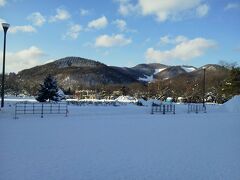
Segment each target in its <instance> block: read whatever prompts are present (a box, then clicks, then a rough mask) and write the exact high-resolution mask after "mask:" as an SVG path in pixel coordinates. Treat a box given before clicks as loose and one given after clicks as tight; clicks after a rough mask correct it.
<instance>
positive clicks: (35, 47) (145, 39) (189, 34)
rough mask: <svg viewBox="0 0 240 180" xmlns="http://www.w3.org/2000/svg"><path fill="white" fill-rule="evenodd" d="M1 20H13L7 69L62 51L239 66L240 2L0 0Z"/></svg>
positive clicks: (111, 61)
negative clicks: (233, 63)
mask: <svg viewBox="0 0 240 180" xmlns="http://www.w3.org/2000/svg"><path fill="white" fill-rule="evenodd" d="M0 22H7V23H9V24H10V28H9V30H8V32H7V50H6V72H18V71H20V70H22V69H27V68H30V67H33V66H36V65H41V64H44V63H47V62H51V61H53V60H57V59H59V58H63V57H67V56H78V57H83V58H87V59H93V60H97V61H100V62H102V63H105V64H106V65H111V66H121V67H133V66H135V65H137V64H141V63H162V64H167V65H192V66H196V67H200V66H202V65H204V64H210V63H211V64H212V63H216V64H217V63H219V62H220V61H226V62H229V63H232V62H237V63H238V65H240V58H239V57H240V36H239V32H240V0H169V1H166V0H101V1H99V0H87V1H86V0H71V1H69V0H41V1H39V0H0ZM3 34H4V33H3V30H2V28H1V30H0V51H1V52H2V51H3ZM1 44H2V45H1ZM1 57H2V56H1ZM0 59H2V58H0ZM1 62H2V61H1ZM0 68H1V69H2V63H0Z"/></svg>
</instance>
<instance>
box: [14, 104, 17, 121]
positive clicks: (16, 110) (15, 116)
mask: <svg viewBox="0 0 240 180" xmlns="http://www.w3.org/2000/svg"><path fill="white" fill-rule="evenodd" d="M14 119H17V103H16V104H15V117H14Z"/></svg>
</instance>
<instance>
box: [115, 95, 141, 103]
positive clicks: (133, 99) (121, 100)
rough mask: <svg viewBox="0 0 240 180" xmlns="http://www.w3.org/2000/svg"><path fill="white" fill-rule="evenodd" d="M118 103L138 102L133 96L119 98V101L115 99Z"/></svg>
mask: <svg viewBox="0 0 240 180" xmlns="http://www.w3.org/2000/svg"><path fill="white" fill-rule="evenodd" d="M115 100H116V101H118V102H126V103H136V102H138V100H137V99H136V98H134V97H131V96H119V97H118V98H117V99H115Z"/></svg>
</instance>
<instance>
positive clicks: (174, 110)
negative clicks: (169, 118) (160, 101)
mask: <svg viewBox="0 0 240 180" xmlns="http://www.w3.org/2000/svg"><path fill="white" fill-rule="evenodd" d="M173 114H175V105H173Z"/></svg>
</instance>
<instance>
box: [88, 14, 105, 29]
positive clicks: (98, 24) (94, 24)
mask: <svg viewBox="0 0 240 180" xmlns="http://www.w3.org/2000/svg"><path fill="white" fill-rule="evenodd" d="M107 25H108V20H107V18H106V17H105V16H102V17H100V18H98V19H95V20H92V21H90V22H89V23H88V28H92V29H102V28H105V27H106V26H107Z"/></svg>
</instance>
